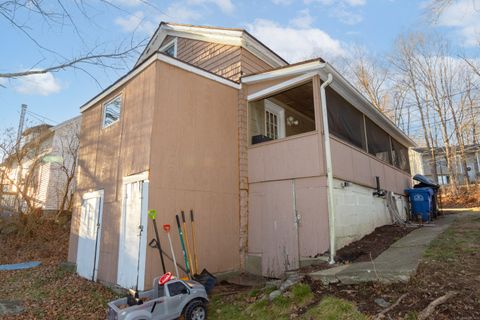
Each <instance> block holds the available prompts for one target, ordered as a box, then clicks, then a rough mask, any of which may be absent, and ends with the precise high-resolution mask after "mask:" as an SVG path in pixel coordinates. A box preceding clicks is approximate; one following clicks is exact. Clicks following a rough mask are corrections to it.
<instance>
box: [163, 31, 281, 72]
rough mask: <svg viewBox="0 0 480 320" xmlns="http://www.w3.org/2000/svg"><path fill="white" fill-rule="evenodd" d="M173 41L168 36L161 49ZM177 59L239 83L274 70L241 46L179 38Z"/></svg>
mask: <svg viewBox="0 0 480 320" xmlns="http://www.w3.org/2000/svg"><path fill="white" fill-rule="evenodd" d="M173 39H174V37H172V36H167V37H166V38H165V40H164V41H163V43H162V44H161V46H160V48H161V47H163V46H165V45H166V44H168V43H169V42H170V41H172V40H173ZM177 59H179V60H182V61H185V62H187V63H190V64H192V65H194V66H197V67H199V68H202V69H205V70H208V71H211V72H213V73H216V74H218V75H219V76H222V77H225V78H227V79H230V80H233V81H239V80H240V77H241V76H242V75H245V74H251V73H256V72H262V71H266V70H270V69H272V67H271V66H270V65H268V64H267V63H266V62H264V61H262V60H260V59H259V58H257V57H256V56H255V55H253V54H252V53H251V52H249V51H248V50H246V49H244V48H241V47H239V46H231V45H225V44H219V43H213V42H205V41H199V40H193V39H187V38H181V37H178V38H177Z"/></svg>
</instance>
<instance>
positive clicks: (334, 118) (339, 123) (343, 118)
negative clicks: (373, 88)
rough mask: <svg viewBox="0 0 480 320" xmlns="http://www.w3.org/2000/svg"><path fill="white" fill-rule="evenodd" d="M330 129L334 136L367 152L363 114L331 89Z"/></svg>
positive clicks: (328, 107) (329, 102)
mask: <svg viewBox="0 0 480 320" xmlns="http://www.w3.org/2000/svg"><path fill="white" fill-rule="evenodd" d="M326 96H327V113H328V129H329V130H330V133H331V134H333V135H334V136H336V137H338V138H340V139H342V140H344V141H346V142H348V143H350V144H352V145H354V146H356V147H359V148H361V149H363V150H367V148H366V141H365V128H364V123H363V114H362V113H361V112H360V111H358V110H357V109H355V108H354V107H353V106H352V105H351V104H350V103H349V102H348V101H347V100H345V99H344V98H343V97H342V96H340V95H339V94H338V93H336V92H335V91H334V90H333V89H331V88H330V87H327V89H326Z"/></svg>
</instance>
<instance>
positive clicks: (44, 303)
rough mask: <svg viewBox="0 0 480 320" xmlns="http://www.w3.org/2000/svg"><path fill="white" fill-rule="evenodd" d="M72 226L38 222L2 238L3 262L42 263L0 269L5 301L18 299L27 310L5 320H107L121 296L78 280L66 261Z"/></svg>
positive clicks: (0, 257)
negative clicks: (112, 304) (109, 304)
mask: <svg viewBox="0 0 480 320" xmlns="http://www.w3.org/2000/svg"><path fill="white" fill-rule="evenodd" d="M68 238H69V226H68V224H67V225H58V224H56V223H54V222H53V221H49V220H47V221H39V222H38V223H37V225H36V227H35V228H33V230H31V231H26V232H23V231H22V232H20V233H19V234H17V235H15V234H10V235H8V236H7V235H0V243H1V245H0V264H10V263H18V262H25V261H32V260H34V261H41V262H42V264H41V265H40V266H38V267H36V268H32V269H28V270H17V271H0V283H1V284H2V289H1V290H0V300H9V301H11V300H19V301H21V304H22V305H23V307H24V308H25V312H24V313H22V314H19V315H15V316H3V317H2V316H0V318H1V319H2V320H3V319H105V318H106V303H107V302H108V301H110V300H112V299H113V298H114V297H116V294H115V293H113V292H112V291H111V290H109V289H107V288H105V287H104V286H102V285H100V284H97V283H93V282H90V281H87V280H85V279H82V278H80V277H78V276H77V275H76V274H75V273H74V272H73V270H72V269H71V267H68V266H65V265H63V264H62V262H64V261H66V259H67V249H68Z"/></svg>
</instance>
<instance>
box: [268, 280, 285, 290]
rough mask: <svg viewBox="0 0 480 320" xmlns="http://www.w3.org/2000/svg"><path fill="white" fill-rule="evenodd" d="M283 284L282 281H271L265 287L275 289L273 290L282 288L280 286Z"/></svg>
mask: <svg viewBox="0 0 480 320" xmlns="http://www.w3.org/2000/svg"><path fill="white" fill-rule="evenodd" d="M281 284H282V280H277V279H275V280H269V281H267V282H266V283H265V286H266V287H267V288H268V287H270V288H271V287H273V288H276V289H278V288H280V285H281Z"/></svg>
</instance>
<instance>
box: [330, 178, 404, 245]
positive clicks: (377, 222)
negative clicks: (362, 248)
mask: <svg viewBox="0 0 480 320" xmlns="http://www.w3.org/2000/svg"><path fill="white" fill-rule="evenodd" d="M343 182H344V181H343V180H337V179H335V180H334V205H335V232H336V239H337V240H336V247H337V249H340V248H342V247H344V246H346V245H348V244H349V243H351V242H353V241H356V240H359V239H361V238H362V237H363V236H365V235H367V234H369V233H371V232H372V231H373V230H375V228H377V227H380V226H383V225H386V224H391V223H392V219H391V217H390V213H389V211H388V208H387V205H386V200H385V199H383V198H379V197H376V196H374V195H373V192H374V189H372V188H367V187H364V186H361V185H358V184H355V183H351V182H349V185H348V186H346V187H343V186H342V183H343ZM395 198H396V201H397V208H398V210H399V212H400V214H401V215H402V218H405V215H406V212H405V206H406V205H407V202H406V199H405V197H404V196H402V195H395Z"/></svg>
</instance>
